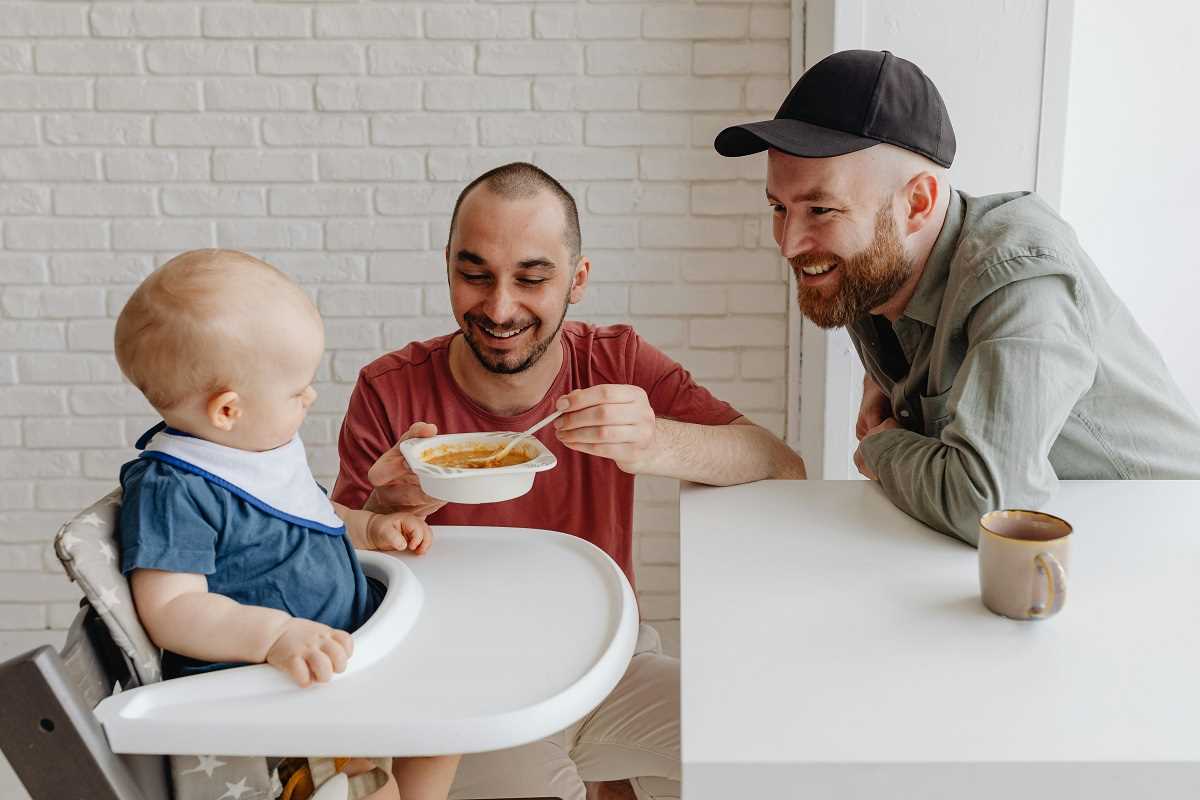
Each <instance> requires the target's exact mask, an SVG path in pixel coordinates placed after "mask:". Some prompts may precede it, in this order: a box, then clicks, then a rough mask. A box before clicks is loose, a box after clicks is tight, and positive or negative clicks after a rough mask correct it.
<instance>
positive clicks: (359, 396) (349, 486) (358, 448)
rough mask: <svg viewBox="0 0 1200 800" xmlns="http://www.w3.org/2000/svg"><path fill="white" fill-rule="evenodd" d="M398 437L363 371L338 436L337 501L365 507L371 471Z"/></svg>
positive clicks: (369, 491) (335, 490) (335, 487)
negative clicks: (368, 472) (368, 477)
mask: <svg viewBox="0 0 1200 800" xmlns="http://www.w3.org/2000/svg"><path fill="white" fill-rule="evenodd" d="M398 438H399V434H396V433H395V432H394V431H393V430H392V426H391V423H390V422H389V421H388V416H387V412H386V411H385V410H384V406H383V401H382V400H381V399H380V397H379V393H378V392H377V391H376V390H375V387H374V386H373V385H372V384H371V382H370V381H368V380H367V378H366V376H365V375H363V374H362V373H359V376H358V383H356V384H355V386H354V391H353V393H351V395H350V403H349V405H348V406H347V408H346V418H345V419H344V420H342V431H341V433H340V434H339V435H338V476H337V482H336V483H334V485H333V494H332V495H331V497H332V499H333V501H334V502H337V503H341V504H342V505H345V506H349V507H350V508H362V507H363V503H365V502H366V501H367V497H368V496H369V495H370V494H371V482H370V481H368V480H367V471H368V470H370V469H371V466H372V465H373V464H374V463H375V462H376V461H377V460H378V459H379V457H380V456H381V455H383V454H384V453H385V452H387V450H388V448H389V447H391V446H392V445H394V444H395V443H396V442H395V440H396V439H398Z"/></svg>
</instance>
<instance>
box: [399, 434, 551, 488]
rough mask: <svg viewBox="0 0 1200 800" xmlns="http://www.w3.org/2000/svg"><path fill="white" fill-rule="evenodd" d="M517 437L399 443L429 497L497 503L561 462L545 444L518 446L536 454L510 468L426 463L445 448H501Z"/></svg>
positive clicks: (460, 436)
mask: <svg viewBox="0 0 1200 800" xmlns="http://www.w3.org/2000/svg"><path fill="white" fill-rule="evenodd" d="M516 435H517V432H515V431H494V432H490V433H449V434H445V435H443V436H430V437H428V438H425V439H409V440H407V441H404V442H401V443H400V452H401V453H403V454H404V458H405V460H406V461H408V465H409V466H410V467H411V468H412V471H413V472H415V473H416V475H417V478H419V479H420V481H421V489H422V490H423V491H424V492H425V494H427V495H429V496H430V497H436V498H437V499H438V500H445V501H446V502H448V503H497V502H500V501H501V500H512V499H513V498H514V497H520V496H521V495H523V494H525V493H526V492H528V491H529V490H530V489H532V488H533V477H534V475H536V474H537V473H539V472H545V471H546V470H548V469H553V468H554V467H555V466H556V465H557V464H558V459H557V458H555V457H554V453H551V452H550V450H549V449H547V447H546V445H544V444H542V443H541V442H540V441H538V440H537V438H536V437H534V436H530V437H529V438H528V439H526V440H524V441H523V442H521V443H520V444H519V445H517V447H516V449H517V450H526V451H529V452H533V453H534V457H533V458H532V459H530V460H529V461H526V462H524V463H523V464H514V465H513V466H511V467H484V468H481V469H458V468H456V467H438V466H434V465H433V464H430V463H428V462H426V461H425V459H424V455H425V454H426V453H428V452H429V451H430V450H434V449H441V448H445V447H446V446H447V445H449V446H451V447H453V448H454V449H458V448H463V449H467V448H473V447H499V446H503V445H504V444H507V443H508V440H510V439H511V438H513V437H514V436H516Z"/></svg>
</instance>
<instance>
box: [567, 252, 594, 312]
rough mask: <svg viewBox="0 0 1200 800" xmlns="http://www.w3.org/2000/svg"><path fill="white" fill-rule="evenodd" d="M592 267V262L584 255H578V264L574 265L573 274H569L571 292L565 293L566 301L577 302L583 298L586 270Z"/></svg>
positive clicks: (586, 278)
mask: <svg viewBox="0 0 1200 800" xmlns="http://www.w3.org/2000/svg"><path fill="white" fill-rule="evenodd" d="M591 269H592V262H591V261H588V260H587V258H586V257H583V256H580V257H579V264H578V265H576V267H575V274H574V275H573V276H571V293H570V294H569V295H567V302H569V303H572V304H574V303H578V302H579V301H581V300H583V290H584V289H585V288H587V282H588V272H589V271H590V270H591Z"/></svg>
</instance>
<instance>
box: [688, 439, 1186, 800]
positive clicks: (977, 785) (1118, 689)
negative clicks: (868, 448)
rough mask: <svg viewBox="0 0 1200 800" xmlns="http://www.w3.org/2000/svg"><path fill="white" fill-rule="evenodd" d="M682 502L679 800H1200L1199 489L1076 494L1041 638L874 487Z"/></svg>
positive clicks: (1081, 486)
mask: <svg viewBox="0 0 1200 800" xmlns="http://www.w3.org/2000/svg"><path fill="white" fill-rule="evenodd" d="M1198 457H1200V454H1198ZM680 502H681V543H682V566H681V572H682V574H681V580H682V612H681V613H682V642H683V656H682V659H683V733H682V735H683V779H684V780H683V785H684V796H685V797H687V798H688V800H709V798H713V799H715V798H721V799H722V800H728V798H734V797H736V798H745V800H757V799H758V798H763V799H764V800H766V799H767V798H770V800H776V799H777V798H804V800H809V799H810V798H811V799H812V800H844V799H847V798H853V799H854V800H858V799H859V798H862V800H907V799H908V798H911V799H912V800H918V799H919V800H941V798H946V799H947V800H949V799H950V798H953V799H954V800H960V799H961V798H971V800H1012V799H1013V798H1017V797H1024V798H1088V800H1105V799H1106V798H1112V799H1113V800H1117V799H1118V798H1119V800H1129V798H1136V797H1153V798H1155V800H1171V799H1172V798H1188V799H1189V800H1194V798H1196V797H1200V520H1198V518H1197V514H1198V513H1200V482H1183V481H1177V482H1167V481H1163V482H1117V481H1112V482H1083V481H1078V482H1064V483H1063V484H1062V486H1061V488H1060V491H1059V493H1058V495H1057V497H1056V498H1055V499H1054V501H1053V502H1051V503H1050V504H1049V505H1048V506H1047V507H1046V509H1045V510H1047V511H1050V512H1052V513H1055V514H1058V515H1060V516H1062V517H1064V518H1066V519H1067V520H1068V521H1070V522H1071V523H1072V524H1073V525H1074V527H1075V533H1074V536H1073V539H1072V545H1071V547H1072V550H1071V565H1070V574H1069V579H1068V592H1067V601H1066V607H1065V608H1064V609H1063V611H1062V613H1061V614H1059V615H1058V616H1057V617H1055V618H1053V619H1051V620H1048V621H1044V622H1014V621H1011V620H1007V619H1003V618H1001V617H997V616H995V615H993V614H991V613H990V612H988V611H987V610H986V609H985V608H984V607H983V605H982V604H981V602H980V600H979V584H978V573H977V561H976V553H975V550H973V549H972V548H970V547H968V546H966V545H964V544H962V543H960V542H958V541H956V540H954V539H951V538H949V537H946V536H943V535H942V534H939V533H936V532H934V531H932V530H930V529H928V528H926V527H924V526H923V525H921V524H920V523H918V522H915V521H914V520H912V519H910V518H909V517H907V516H905V515H904V514H903V513H901V512H900V511H898V510H896V509H895V508H894V507H893V506H892V505H891V503H890V502H889V501H888V500H887V498H886V497H885V496H884V495H883V493H882V492H881V491H880V490H879V488H878V486H876V485H875V484H872V483H869V482H863V481H812V482H784V481H771V482H764V483H759V484H751V485H747V486H739V487H731V488H723V489H715V488H708V487H687V488H685V490H684V492H683V494H682V497H681V501H680Z"/></svg>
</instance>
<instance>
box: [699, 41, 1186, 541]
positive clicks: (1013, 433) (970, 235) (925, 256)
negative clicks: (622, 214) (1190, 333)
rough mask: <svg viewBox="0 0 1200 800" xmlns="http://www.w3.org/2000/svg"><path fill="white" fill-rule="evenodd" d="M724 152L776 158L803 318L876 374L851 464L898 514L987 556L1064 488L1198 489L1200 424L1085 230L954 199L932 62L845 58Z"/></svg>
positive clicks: (739, 131)
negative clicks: (1121, 482) (1015, 521)
mask: <svg viewBox="0 0 1200 800" xmlns="http://www.w3.org/2000/svg"><path fill="white" fill-rule="evenodd" d="M715 146H716V149H717V152H719V153H720V154H721V155H724V156H744V155H749V154H752V153H758V152H762V151H763V150H766V151H767V202H768V203H769V204H770V206H771V209H772V214H773V224H774V233H775V241H776V242H778V244H779V249H780V252H781V253H782V254H783V256H784V257H785V258H787V259H788V261H789V262H790V263H791V265H792V269H793V271H794V272H795V275H796V281H797V284H798V287H799V288H798V294H799V298H798V300H799V304H800V310H801V311H802V312H803V314H804V315H805V316H806V317H808V318H809V319H810V320H812V322H813V323H814V324H816V325H818V326H820V327H823V328H834V327H846V328H848V329H849V333H850V337H851V339H852V340H853V342H854V345H855V347H856V348H857V350H858V354H859V356H860V358H861V359H862V362H863V366H864V367H865V370H866V378H865V380H864V382H863V397H862V404H861V406H860V408H859V414H858V424H857V434H858V438H859V442H860V443H859V447H858V450H857V452H856V453H855V457H854V460H855V464H856V465H857V466H858V469H859V471H860V472H862V473H863V474H864V475H865V476H867V477H868V478H871V479H873V480H878V481H879V483H880V485H881V486H882V488H883V491H884V492H885V493H886V494H887V496H888V497H889V498H890V499H891V500H892V502H894V503H895V504H896V505H897V506H898V507H899V508H900V509H901V510H903V511H905V512H906V513H908V514H909V515H911V516H913V517H915V518H916V519H918V520H920V521H922V522H924V523H926V524H927V525H929V526H931V527H933V528H936V529H938V530H941V531H943V532H946V533H950V534H953V535H956V536H959V537H960V538H962V539H964V540H966V541H968V542H970V543H972V544H975V543H977V537H978V522H979V517H980V515H982V514H984V513H986V512H988V511H991V510H993V509H997V508H1038V507H1040V506H1041V505H1043V504H1044V503H1045V502H1046V500H1047V499H1048V498H1049V497H1050V496H1051V494H1052V492H1053V490H1054V488H1055V486H1056V483H1057V481H1058V480H1059V479H1134V478H1137V479H1146V478H1200V419H1198V418H1197V415H1196V413H1195V411H1194V410H1193V409H1192V408H1191V407H1190V406H1189V405H1188V402H1187V400H1186V399H1185V398H1184V396H1183V393H1182V392H1181V391H1180V389H1179V388H1178V386H1177V385H1176V384H1175V382H1174V381H1173V380H1172V379H1171V376H1170V375H1169V374H1168V371H1167V368H1166V365H1165V364H1164V362H1163V360H1162V358H1161V356H1160V355H1159V354H1158V351H1157V350H1156V349H1155V347H1154V345H1153V344H1152V343H1151V342H1150V340H1149V338H1148V337H1147V336H1146V335H1145V334H1144V333H1143V332H1142V330H1141V328H1139V327H1138V324H1137V322H1136V321H1135V320H1134V319H1133V317H1132V315H1131V314H1130V313H1129V310H1128V309H1127V308H1126V307H1125V305H1124V304H1123V303H1122V302H1121V300H1120V299H1119V298H1118V297H1117V296H1116V295H1115V294H1114V293H1113V291H1112V289H1111V288H1110V287H1109V286H1108V284H1107V283H1105V281H1104V279H1103V277H1101V275H1100V273H1099V271H1097V269H1096V267H1095V265H1094V264H1093V263H1092V262H1091V260H1090V259H1089V258H1088V256H1087V254H1086V253H1084V252H1083V250H1082V249H1081V247H1080V246H1079V242H1078V241H1077V240H1076V238H1075V234H1074V232H1073V231H1072V230H1071V228H1070V226H1069V225H1067V223H1066V222H1064V221H1063V220H1062V219H1060V218H1059V217H1058V216H1057V215H1056V214H1055V212H1054V211H1053V209H1051V208H1050V207H1049V206H1048V205H1046V203H1045V202H1043V201H1042V200H1041V199H1040V198H1039V197H1037V196H1036V195H1034V194H1032V193H1030V192H1014V193H1011V194H999V195H990V196H986V197H971V196H969V195H967V194H966V193H964V192H961V191H955V190H953V189H952V188H951V186H950V183H949V180H948V169H949V167H950V164H951V162H952V160H953V159H954V151H955V138H954V131H953V129H952V128H951V126H950V116H949V114H948V112H947V111H946V107H945V105H944V104H943V102H942V98H941V95H940V94H939V93H938V90H937V88H936V87H935V86H934V85H933V82H932V81H930V80H929V78H928V77H926V76H925V74H924V73H923V72H922V71H921V70H920V69H919V68H918V67H917V66H916V65H914V64H912V63H910V62H908V61H905V60H904V59H901V58H897V57H896V56H894V55H892V54H891V53H888V52H886V51H884V52H877V51H871V50H849V51H844V52H840V53H834V54H833V55H831V56H829V57H828V58H826V59H824V60H822V61H821V62H819V63H818V64H816V65H814V66H813V67H812V68H811V69H810V70H809V71H808V72H806V73H805V74H804V75H803V76H801V78H800V79H799V81H797V83H796V85H795V86H794V87H793V88H792V90H791V92H790V93H789V94H788V96H787V98H786V99H785V100H784V101H783V105H782V106H781V107H780V109H779V112H778V113H777V114H776V116H775V119H773V120H769V121H765V122H755V123H749V124H745V125H737V126H734V127H731V128H727V129H725V130H724V131H722V132H721V133H720V134H719V135H718V136H717V139H716V142H715Z"/></svg>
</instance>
